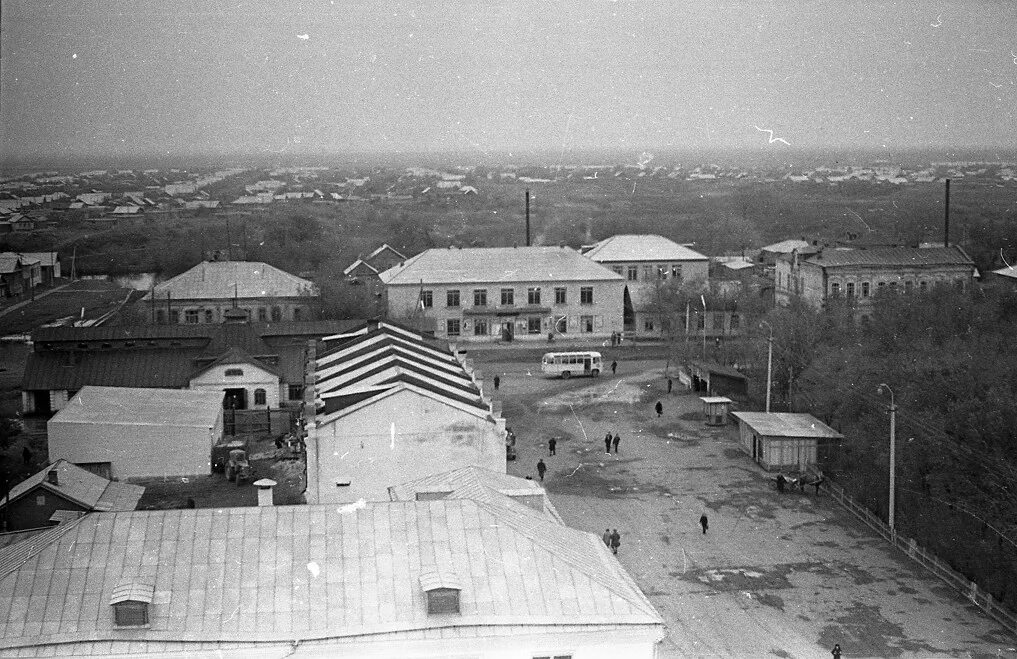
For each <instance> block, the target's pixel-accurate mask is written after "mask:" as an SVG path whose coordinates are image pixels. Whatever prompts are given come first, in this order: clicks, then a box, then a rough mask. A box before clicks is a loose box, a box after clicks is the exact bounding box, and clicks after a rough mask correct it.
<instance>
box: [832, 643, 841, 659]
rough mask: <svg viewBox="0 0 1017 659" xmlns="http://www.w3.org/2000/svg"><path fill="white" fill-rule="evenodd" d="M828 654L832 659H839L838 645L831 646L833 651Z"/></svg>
mask: <svg viewBox="0 0 1017 659" xmlns="http://www.w3.org/2000/svg"><path fill="white" fill-rule="evenodd" d="M830 654H832V655H833V659H840V643H834V644H833V649H832V650H830Z"/></svg>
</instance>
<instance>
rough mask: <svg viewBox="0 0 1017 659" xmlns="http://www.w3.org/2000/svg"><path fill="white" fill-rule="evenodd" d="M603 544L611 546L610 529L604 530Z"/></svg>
mask: <svg viewBox="0 0 1017 659" xmlns="http://www.w3.org/2000/svg"><path fill="white" fill-rule="evenodd" d="M604 544H605V545H607V546H608V547H610V546H611V529H604Z"/></svg>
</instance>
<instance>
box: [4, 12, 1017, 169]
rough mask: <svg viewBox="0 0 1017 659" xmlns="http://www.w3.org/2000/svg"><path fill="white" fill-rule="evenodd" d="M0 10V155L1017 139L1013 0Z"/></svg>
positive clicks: (545, 149)
mask: <svg viewBox="0 0 1017 659" xmlns="http://www.w3.org/2000/svg"><path fill="white" fill-rule="evenodd" d="M0 2H2V5H0V7H2V9H3V13H2V24H0V29H2V32H3V39H2V40H0V56H2V61H3V63H4V66H3V68H2V72H0V108H2V112H3V122H2V128H0V130H2V136H0V137H2V139H0V145H2V151H3V161H4V162H5V163H11V162H18V161H26V160H31V161H33V162H44V161H47V160H61V159H67V158H89V157H90V158H94V159H99V160H106V159H109V160H116V159H120V160H122V159H153V158H155V157H156V156H158V157H160V158H170V159H181V160H199V161H200V160H206V161H209V162H211V161H222V160H229V159H232V158H236V157H238V156H240V155H241V154H246V156H248V157H252V158H253V157H256V158H268V159H270V158H273V157H277V158H279V159H282V160H290V159H293V158H297V159H299V158H303V157H308V158H323V157H332V156H328V155H322V154H343V155H342V157H345V158H350V157H354V158H356V157H358V156H359V155H360V154H374V155H375V156H378V157H383V158H384V157H400V156H401V155H405V154H417V155H422V156H430V155H436V154H437V155H441V154H465V155H466V156H470V157H476V158H484V159H488V160H490V159H496V158H500V157H504V154H512V157H516V156H519V157H528V156H527V154H533V153H534V152H540V153H543V154H556V157H555V160H556V161H557V162H561V163H563V164H564V163H565V162H569V161H573V160H575V159H576V158H577V157H579V156H580V155H581V154H585V153H589V152H591V151H605V152H621V153H632V154H636V155H638V154H639V153H640V152H641V151H650V152H653V153H657V152H661V153H664V152H697V151H716V150H739V151H742V152H745V153H750V152H753V151H759V152H760V155H762V156H766V157H769V156H768V155H767V154H770V153H771V152H772V153H773V154H774V155H773V157H774V158H775V159H777V160H779V159H780V158H792V159H802V158H804V157H807V156H808V154H810V153H812V152H815V151H817V150H819V151H822V150H826V151H830V152H836V151H865V152H871V151H876V152H881V153H886V154H888V158H889V159H891V160H892V159H893V158H894V157H896V156H895V155H894V154H897V153H903V152H905V151H912V150H916V149H919V150H929V149H934V150H939V151H943V150H949V149H951V148H956V149H963V150H972V149H975V150H985V151H989V152H991V151H992V150H994V149H1011V150H1012V148H1013V146H1014V145H1017V109H1015V108H1017V50H1015V49H1017V45H1015V44H1014V42H1013V35H1014V34H1017V3H1002V2H994V1H990V0H973V1H970V2H965V3H963V5H957V4H956V3H949V2H922V1H921V0H909V1H901V2H897V3H894V4H893V5H888V4H885V3H873V2H866V1H865V0H855V1H847V2H844V1H838V2H834V1H828V0H812V1H808V2H804V1H800V0H799V1H795V2H791V1H790V0H789V1H786V2H776V3H767V4H765V5H764V4H762V3H751V2H736V1H733V0H732V1H731V2H727V3H726V4H724V5H718V4H716V3H715V2H706V1H693V2H689V3H685V4H682V5H680V6H679V5H678V4H677V3H665V2H624V1H623V2H583V3H578V2H574V3H565V4H554V5H550V4H544V3H537V2H532V1H529V2H528V1H520V2H511V3H510V2H496V3H482V2H476V1H473V0H462V1H460V2H445V3H438V2H421V3H418V4H415V5H411V6H403V5H396V6H387V5H386V6H382V5H374V4H372V3H367V2H361V1H358V0H353V1H341V0H315V1H313V2H303V3H301V4H300V5H299V6H298V7H296V8H291V7H288V6H287V7H284V8H281V7H280V6H278V5H277V4H276V3H273V2H269V0H246V1H241V2H239V3H236V4H233V5H230V6H228V7H227V6H220V5H217V6H205V5H203V4H188V5H180V4H176V3H170V4H165V3H156V2H153V1H152V0H120V1H114V0H80V1H79V2H76V3H74V4H72V5H68V4H67V3H62V2H61V3H57V2H53V1H51V0H43V1H29V0H0ZM770 131H772V133H771V132H770ZM351 154H357V155H351Z"/></svg>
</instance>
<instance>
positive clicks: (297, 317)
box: [293, 307, 302, 321]
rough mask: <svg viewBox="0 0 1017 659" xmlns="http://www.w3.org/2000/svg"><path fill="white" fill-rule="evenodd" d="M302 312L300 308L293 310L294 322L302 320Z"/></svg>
mask: <svg viewBox="0 0 1017 659" xmlns="http://www.w3.org/2000/svg"><path fill="white" fill-rule="evenodd" d="M301 311H302V309H301V308H300V307H294V309H293V320H295V321H299V320H301V318H300V316H301V313H300V312H301Z"/></svg>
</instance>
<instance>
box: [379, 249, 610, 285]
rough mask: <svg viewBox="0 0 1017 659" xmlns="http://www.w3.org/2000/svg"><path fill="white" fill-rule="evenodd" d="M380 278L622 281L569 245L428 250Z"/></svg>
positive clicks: (388, 281) (400, 280) (410, 281)
mask: <svg viewBox="0 0 1017 659" xmlns="http://www.w3.org/2000/svg"><path fill="white" fill-rule="evenodd" d="M380 277H381V281H382V282H383V283H385V284H389V285H398V284H418V285H419V284H421V283H424V284H459V283H506V284H510V283H523V282H540V281H599V280H604V281H610V280H621V279H622V276H621V275H619V274H617V273H615V272H612V271H611V270H609V269H608V268H605V267H604V266H602V265H599V264H597V263H594V262H593V261H591V260H590V259H587V258H584V257H583V255H582V254H580V253H579V252H577V251H576V250H574V249H572V248H571V247H468V248H463V249H457V248H452V249H429V250H427V251H425V252H422V253H420V254H418V255H416V256H414V257H413V258H410V259H408V260H406V261H405V262H403V263H401V264H399V265H396V266H393V267H392V268H389V269H388V270H386V271H384V272H382V273H381V275H380Z"/></svg>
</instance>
